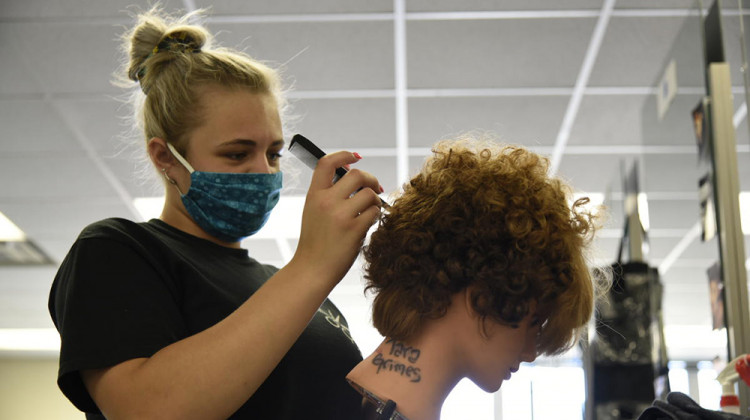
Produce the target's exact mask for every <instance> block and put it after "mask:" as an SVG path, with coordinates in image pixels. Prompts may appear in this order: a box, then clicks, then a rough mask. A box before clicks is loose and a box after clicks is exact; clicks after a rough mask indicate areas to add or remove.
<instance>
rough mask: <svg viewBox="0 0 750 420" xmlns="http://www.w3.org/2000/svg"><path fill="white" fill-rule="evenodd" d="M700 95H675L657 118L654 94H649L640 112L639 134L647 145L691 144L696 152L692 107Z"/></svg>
mask: <svg viewBox="0 0 750 420" xmlns="http://www.w3.org/2000/svg"><path fill="white" fill-rule="evenodd" d="M701 98H702V95H700V94H697V95H696V94H685V95H677V96H675V98H674V100H673V101H672V103H671V105H670V106H669V109H668V111H667V112H666V114H664V117H663V119H661V120H659V116H658V112H657V110H656V98H655V96H649V97H648V98H647V99H646V101H645V102H644V103H643V108H642V112H641V126H640V127H641V136H642V139H643V140H642V141H643V144H644V145H648V146H663V145H672V146H691V147H695V153H696V154H697V152H698V146H697V140H696V137H695V131H694V128H693V109H695V107H696V106H698V104H699V103H700V101H701Z"/></svg>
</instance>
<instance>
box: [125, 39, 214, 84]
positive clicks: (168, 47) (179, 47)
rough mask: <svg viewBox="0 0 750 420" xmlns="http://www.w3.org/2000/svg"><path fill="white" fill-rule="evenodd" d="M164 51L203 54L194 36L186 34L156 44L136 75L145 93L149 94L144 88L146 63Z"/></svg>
mask: <svg viewBox="0 0 750 420" xmlns="http://www.w3.org/2000/svg"><path fill="white" fill-rule="evenodd" d="M163 51H173V52H184V53H199V52H201V48H200V47H199V46H196V45H195V39H193V37H192V36H190V35H188V34H186V33H185V32H180V33H179V34H171V35H168V36H167V37H166V38H164V39H163V40H162V41H161V42H159V43H158V44H156V46H155V47H154V49H153V50H151V52H150V53H149V55H147V56H146V58H144V59H143V64H142V65H141V68H140V70H138V73H136V78H137V79H138V83H139V84H140V85H141V90H142V91H143V93H146V94H147V93H148V91H147V89H145V88H144V87H143V83H142V80H143V76H145V75H146V64H145V63H146V61H147V60H148V59H149V58H151V57H153V56H154V55H155V54H158V53H160V52H163Z"/></svg>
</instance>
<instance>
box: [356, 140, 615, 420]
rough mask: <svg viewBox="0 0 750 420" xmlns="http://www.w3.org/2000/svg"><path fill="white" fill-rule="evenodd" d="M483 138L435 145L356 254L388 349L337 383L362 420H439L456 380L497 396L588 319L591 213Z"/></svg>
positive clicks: (529, 159) (517, 155)
mask: <svg viewBox="0 0 750 420" xmlns="http://www.w3.org/2000/svg"><path fill="white" fill-rule="evenodd" d="M487 137H488V136H476V135H474V136H472V135H466V136H460V137H459V138H458V139H455V140H451V141H442V142H439V143H437V144H436V145H435V146H434V147H433V154H432V156H431V157H430V158H428V160H427V161H426V163H425V165H424V167H423V168H422V170H421V171H420V172H419V173H418V174H417V175H416V176H414V177H413V178H412V179H411V181H409V182H408V183H406V184H404V189H403V193H402V194H401V195H400V196H399V197H398V198H396V199H395V201H394V203H393V205H392V206H391V207H390V208H389V210H388V212H387V213H384V214H383V216H382V220H381V223H380V225H379V227H378V229H377V230H376V231H375V232H374V233H373V234H372V236H371V238H370V243H369V244H368V245H367V246H366V247H365V250H364V256H365V260H366V269H365V277H366V278H367V288H368V289H369V290H370V291H373V292H374V294H375V298H374V302H373V308H372V310H373V313H372V319H373V323H374V325H375V327H376V328H377V329H378V331H379V332H380V333H381V334H382V335H383V336H384V337H385V340H384V341H383V342H382V343H381V344H380V346H379V347H377V349H376V350H375V351H374V352H373V353H372V355H370V356H369V357H368V358H366V359H365V360H364V361H362V362H361V363H360V364H358V365H357V366H356V367H355V368H354V369H353V370H352V371H351V372H350V373H349V375H348V376H347V379H348V380H349V381H350V382H351V384H352V386H353V387H354V388H356V389H357V390H358V391H359V392H360V393H361V394H362V395H363V397H364V398H363V399H364V401H365V405H366V406H367V412H368V413H367V415H366V417H365V418H366V419H373V420H374V419H396V420H399V419H401V420H403V419H409V420H434V419H437V418H439V415H440V411H441V408H442V405H443V402H444V400H445V398H446V397H447V396H448V394H449V393H450V392H451V390H452V389H453V387H454V386H455V385H456V384H457V383H458V381H460V380H461V379H462V378H469V379H471V380H472V381H473V382H474V383H476V384H477V385H478V386H479V387H480V388H482V389H483V390H485V391H487V392H495V391H497V390H498V389H499V388H500V385H501V384H502V382H503V381H505V380H508V379H510V377H511V375H512V373H513V372H515V371H516V370H518V368H519V365H520V364H521V362H532V361H533V360H534V359H535V358H536V356H537V354H542V353H543V354H558V353H561V352H563V351H564V350H566V349H568V348H570V347H571V346H572V345H573V344H574V343H575V341H576V338H577V337H578V333H579V331H580V329H581V328H582V327H584V326H585V325H586V324H587V322H588V320H589V319H590V317H591V314H592V311H593V307H594V301H595V298H596V296H599V295H600V293H601V288H600V286H599V285H598V283H599V281H600V277H599V276H596V278H595V277H594V276H592V274H591V272H590V270H589V267H588V265H587V258H586V254H587V253H586V249H587V247H588V245H589V244H590V241H591V239H592V237H593V234H594V231H595V227H596V225H595V222H596V220H595V219H594V217H593V216H592V215H591V214H590V213H589V212H587V211H586V210H585V209H584V208H583V205H584V204H586V202H587V201H588V200H587V199H579V200H577V201H576V202H575V203H573V204H572V205H570V204H569V201H568V200H569V199H570V198H571V196H570V193H571V192H572V191H570V189H569V187H568V186H567V185H566V184H565V183H564V182H563V181H561V180H560V179H557V178H552V177H550V176H549V175H548V174H547V169H548V160H547V159H545V158H542V157H540V156H538V155H536V154H534V153H532V152H530V151H528V150H526V149H524V148H521V147H517V146H507V145H505V146H504V145H501V144H500V143H496V142H494V141H492V140H491V139H488V138H487ZM379 413H381V414H379ZM467 418H468V417H467Z"/></svg>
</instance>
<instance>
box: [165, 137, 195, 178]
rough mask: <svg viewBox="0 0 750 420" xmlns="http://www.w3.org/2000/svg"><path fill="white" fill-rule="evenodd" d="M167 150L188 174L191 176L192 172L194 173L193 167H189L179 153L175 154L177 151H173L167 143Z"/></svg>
mask: <svg viewBox="0 0 750 420" xmlns="http://www.w3.org/2000/svg"><path fill="white" fill-rule="evenodd" d="M167 148H168V149H169V151H170V152H172V155H174V157H175V158H177V160H178V161H180V163H181V164H182V166H184V167H185V169H187V170H188V172H190V173H191V174H192V173H193V172H195V170H194V169H193V167H192V166H190V164H189V163H188V161H186V160H185V158H184V157H182V155H181V154H180V153H179V152H177V149H175V148H174V146H172V144H170V143H167Z"/></svg>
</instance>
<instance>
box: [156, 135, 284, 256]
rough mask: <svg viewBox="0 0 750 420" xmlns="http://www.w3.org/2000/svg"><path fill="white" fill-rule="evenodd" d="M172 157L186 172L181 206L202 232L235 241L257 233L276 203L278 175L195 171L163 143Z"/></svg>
mask: <svg viewBox="0 0 750 420" xmlns="http://www.w3.org/2000/svg"><path fill="white" fill-rule="evenodd" d="M167 147H169V150H170V151H171V152H172V153H173V154H174V156H175V158H177V160H178V161H180V163H181V164H182V165H183V166H184V167H185V168H186V169H187V170H188V172H190V188H189V189H188V192H187V194H182V191H180V194H181V197H182V204H183V205H184V206H185V209H186V210H187V212H188V214H190V217H192V218H193V220H194V221H195V223H197V224H198V226H200V227H201V228H202V229H203V230H205V231H206V233H208V234H210V235H212V236H214V237H216V238H217V239H220V240H222V241H225V242H237V241H239V240H241V239H242V238H245V237H248V236H250V235H253V234H255V233H256V232H258V231H259V230H260V229H261V228H262V227H263V225H265V224H266V221H267V220H268V217H269V216H270V215H271V210H273V208H274V207H275V206H276V203H278V202H279V196H280V195H281V187H282V175H281V172H276V173H273V174H262V173H231V172H201V171H196V170H194V169H193V167H192V166H191V165H190V164H189V163H188V162H187V161H186V160H185V158H183V157H182V155H180V154H179V153H178V152H177V150H175V148H174V147H173V146H172V145H171V144H169V143H167Z"/></svg>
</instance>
